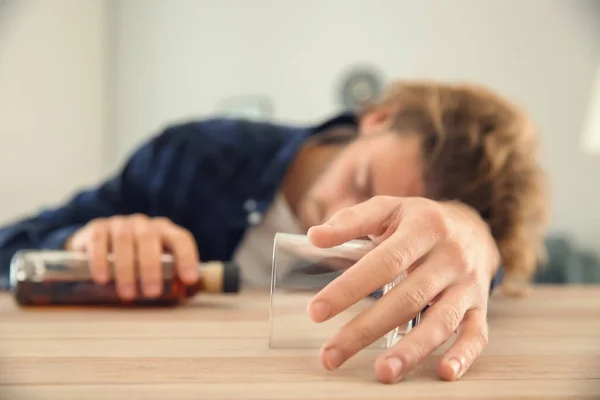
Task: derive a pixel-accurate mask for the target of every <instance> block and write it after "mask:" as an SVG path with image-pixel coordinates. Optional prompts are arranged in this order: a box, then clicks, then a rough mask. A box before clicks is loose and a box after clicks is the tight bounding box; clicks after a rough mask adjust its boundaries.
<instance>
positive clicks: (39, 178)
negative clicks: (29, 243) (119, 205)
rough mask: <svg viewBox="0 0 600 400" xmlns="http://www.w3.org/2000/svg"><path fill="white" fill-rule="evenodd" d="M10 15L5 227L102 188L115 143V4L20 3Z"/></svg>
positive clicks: (0, 92) (5, 22)
mask: <svg viewBox="0 0 600 400" xmlns="http://www.w3.org/2000/svg"><path fill="white" fill-rule="evenodd" d="M4 11H5V12H6V13H5V14H3V15H0V151H1V156H0V184H1V185H2V186H1V196H0V221H2V222H4V221H8V220H12V219H14V218H17V217H18V216H21V215H23V214H27V213H30V212H34V211H37V210H38V209H39V208H40V207H43V206H46V205H51V204H53V203H56V202H58V201H61V200H62V199H64V198H66V197H67V196H69V195H70V194H71V193H72V192H73V191H74V190H76V189H79V188H80V186H81V185H89V184H92V183H95V182H96V181H97V180H98V179H99V178H100V177H101V176H102V175H103V174H105V173H106V171H107V167H108V165H107V163H106V159H105V158H106V150H107V149H106V143H105V142H106V141H107V140H109V136H108V135H107V124H108V122H109V119H108V114H107V112H108V108H107V106H106V105H107V96H108V94H109V93H108V90H109V85H108V75H107V74H108V68H107V66H108V58H107V56H108V42H107V40H108V37H109V35H108V16H109V14H108V1H106V0H93V1H92V0H86V1H81V0H26V1H23V0H18V1H13V2H12V3H11V4H9V7H8V8H7V9H5V10H4ZM7 11H8V12H7Z"/></svg>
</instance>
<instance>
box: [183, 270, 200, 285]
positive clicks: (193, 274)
mask: <svg viewBox="0 0 600 400" xmlns="http://www.w3.org/2000/svg"><path fill="white" fill-rule="evenodd" d="M183 277H184V279H185V280H186V281H187V282H188V283H194V282H196V281H197V280H198V271H197V270H196V269H195V268H192V269H187V270H185V272H184V273H183Z"/></svg>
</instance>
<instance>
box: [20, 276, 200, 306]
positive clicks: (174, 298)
mask: <svg viewBox="0 0 600 400" xmlns="http://www.w3.org/2000/svg"><path fill="white" fill-rule="evenodd" d="M138 286H139V285H138ZM204 289H205V288H204V284H203V281H202V280H200V281H198V283H196V284H194V285H191V286H189V285H185V284H184V283H183V282H181V281H180V280H178V279H175V280H168V281H165V282H164V284H163V290H162V293H161V294H160V295H159V296H158V297H155V298H146V297H143V296H142V295H141V293H142V292H141V290H140V288H139V287H138V290H137V296H136V298H134V299H133V300H130V301H128V300H124V299H122V298H120V297H119V295H118V293H117V289H116V285H115V283H114V282H109V283H107V284H105V285H100V284H97V283H95V282H93V281H91V280H87V281H73V282H65V281H44V282H30V281H25V282H21V283H20V284H19V285H17V286H16V288H15V290H14V298H15V300H16V302H17V303H19V304H20V305H23V306H43V305H97V306H109V305H122V306H127V305H132V306H176V305H179V304H182V303H184V302H185V301H186V300H187V299H188V298H190V297H193V296H194V295H196V294H198V293H200V292H202V291H204Z"/></svg>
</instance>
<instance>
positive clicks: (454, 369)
mask: <svg viewBox="0 0 600 400" xmlns="http://www.w3.org/2000/svg"><path fill="white" fill-rule="evenodd" d="M486 313H487V312H486V310H485V309H478V308H477V309H471V310H469V311H467V313H466V314H465V318H464V320H463V322H462V324H461V325H460V327H459V331H458V337H457V338H456V340H455V341H454V343H453V344H452V346H451V347H450V348H449V349H448V351H447V352H446V353H445V354H444V355H443V356H442V358H441V359H440V361H439V363H438V372H439V374H440V377H441V378H442V379H444V380H448V381H452V380H456V379H460V378H461V377H462V376H463V375H464V374H465V372H467V371H468V370H469V368H471V366H472V365H473V362H474V361H475V360H476V359H477V357H479V356H480V355H481V353H482V352H483V350H484V348H485V346H486V345H487V342H488V324H487V319H486Z"/></svg>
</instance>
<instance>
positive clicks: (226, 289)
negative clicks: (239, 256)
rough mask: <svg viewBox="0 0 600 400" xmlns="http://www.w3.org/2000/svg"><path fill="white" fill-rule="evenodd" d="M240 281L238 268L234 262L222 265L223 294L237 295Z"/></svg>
mask: <svg viewBox="0 0 600 400" xmlns="http://www.w3.org/2000/svg"><path fill="white" fill-rule="evenodd" d="M241 280H242V279H241V274H240V266H239V265H238V264H237V263H236V262H233V261H229V262H226V263H223V293H238V292H239V291H240V289H241V286H242V285H241V283H242V282H241Z"/></svg>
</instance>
